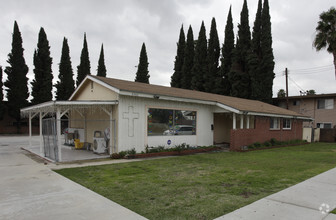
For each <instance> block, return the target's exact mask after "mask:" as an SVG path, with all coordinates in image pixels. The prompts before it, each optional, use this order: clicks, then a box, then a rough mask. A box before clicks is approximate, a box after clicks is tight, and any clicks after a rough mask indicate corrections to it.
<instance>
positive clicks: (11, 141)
mask: <svg viewBox="0 0 336 220" xmlns="http://www.w3.org/2000/svg"><path fill="white" fill-rule="evenodd" d="M27 140H28V139H27V137H0V176H1V179H0V189H1V190H0V219H11V220H20V219H25V220H30V219H31V220H33V219H34V220H38V219H63V220H65V219H71V220H72V219H145V218H144V217H142V216H140V215H138V214H136V213H134V212H132V211H131V210H129V209H126V208H125V207H122V206H120V205H118V204H117V203H115V202H112V201H111V200H109V199H106V198H105V197H103V196H100V195H98V194H96V193H94V192H92V191H91V190H88V189H87V188H85V187H83V186H81V185H79V184H77V183H74V182H72V181H70V180H68V179H67V178H65V177H63V176H61V175H58V174H57V173H55V172H53V171H51V169H50V168H49V167H48V166H45V165H44V164H43V163H41V162H43V161H36V160H37V159H34V160H32V159H31V158H29V157H28V155H25V154H26V152H25V151H23V150H21V149H20V147H23V146H24V145H26V144H27V142H28V141H27Z"/></svg>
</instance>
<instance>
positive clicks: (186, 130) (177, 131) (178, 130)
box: [163, 125, 193, 135]
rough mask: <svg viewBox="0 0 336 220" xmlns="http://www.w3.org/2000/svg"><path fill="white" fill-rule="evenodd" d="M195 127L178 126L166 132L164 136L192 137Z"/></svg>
mask: <svg viewBox="0 0 336 220" xmlns="http://www.w3.org/2000/svg"><path fill="white" fill-rule="evenodd" d="M192 134H193V126H191V125H176V126H175V127H174V129H169V130H165V131H164V132H163V135H192Z"/></svg>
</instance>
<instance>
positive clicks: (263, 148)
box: [235, 142, 310, 152]
mask: <svg viewBox="0 0 336 220" xmlns="http://www.w3.org/2000/svg"><path fill="white" fill-rule="evenodd" d="M306 144H310V143H309V142H305V143H300V144H287V145H278V146H271V147H260V148H254V149H247V150H235V151H236V152H249V151H256V150H267V149H273V148H281V147H294V146H300V145H306Z"/></svg>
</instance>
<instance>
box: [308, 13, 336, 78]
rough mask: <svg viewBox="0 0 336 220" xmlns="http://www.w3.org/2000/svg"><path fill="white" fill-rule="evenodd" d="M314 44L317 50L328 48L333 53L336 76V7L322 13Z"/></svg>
mask: <svg viewBox="0 0 336 220" xmlns="http://www.w3.org/2000/svg"><path fill="white" fill-rule="evenodd" d="M313 46H314V47H315V48H316V50H317V51H319V50H321V49H322V48H327V51H328V52H329V53H332V54H333V56H334V66H335V77H336V9H335V8H334V7H331V8H330V9H329V11H326V12H323V13H322V14H320V21H319V22H318V23H317V27H316V36H315V40H314V43H313Z"/></svg>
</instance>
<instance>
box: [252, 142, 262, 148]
mask: <svg viewBox="0 0 336 220" xmlns="http://www.w3.org/2000/svg"><path fill="white" fill-rule="evenodd" d="M253 146H254V148H259V147H261V144H260V143H259V142H254V143H253Z"/></svg>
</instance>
